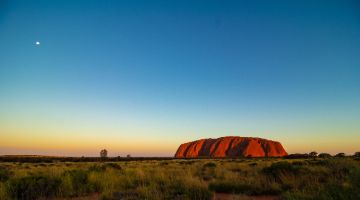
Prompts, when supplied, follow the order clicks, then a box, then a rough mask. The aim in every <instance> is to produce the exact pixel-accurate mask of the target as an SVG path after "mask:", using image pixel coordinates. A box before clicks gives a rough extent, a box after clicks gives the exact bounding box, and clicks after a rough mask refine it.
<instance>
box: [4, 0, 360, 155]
mask: <svg viewBox="0 0 360 200" xmlns="http://www.w3.org/2000/svg"><path fill="white" fill-rule="evenodd" d="M36 41H40V42H41V45H39V46H37V45H35V42H36ZM0 44H1V46H0V94H1V95H0V151H1V152H0V154H8V153H9V154H13V153H16V154H28V153H31V154H60V155H95V154H97V152H98V150H99V149H101V148H108V150H109V152H110V154H112V155H120V154H127V153H132V154H133V155H173V153H174V152H175V150H176V148H177V146H178V145H179V144H180V143H182V142H185V141H189V140H195V139H199V138H203V137H205V138H207V137H220V136H226V135H240V136H258V137H265V138H268V139H273V140H279V141H281V142H282V143H283V144H284V146H285V148H286V149H287V150H288V151H289V152H290V153H294V152H308V151H312V150H317V151H327V152H332V153H335V152H339V151H344V152H348V153H351V152H353V151H357V150H359V149H356V148H358V146H359V143H360V136H359V132H360V125H359V124H360V123H359V121H360V103H359V102H360V78H359V77H360V58H359V52H360V4H359V3H358V2H356V1H291V2H289V1H171V2H170V1H1V2H0ZM310 141H311V142H310ZM71 144H73V145H71Z"/></svg>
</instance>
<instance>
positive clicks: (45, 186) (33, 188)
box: [7, 175, 61, 200]
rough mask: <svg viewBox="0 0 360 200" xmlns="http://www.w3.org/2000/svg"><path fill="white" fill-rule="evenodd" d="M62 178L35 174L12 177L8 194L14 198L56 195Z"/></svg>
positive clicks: (33, 198) (32, 198) (31, 198)
mask: <svg viewBox="0 0 360 200" xmlns="http://www.w3.org/2000/svg"><path fill="white" fill-rule="evenodd" d="M60 183H61V180H60V179H58V178H53V177H48V176H43V175H33V176H26V177H22V178H16V179H11V180H10V181H9V182H8V185H7V187H8V188H7V190H8V194H9V195H10V196H11V197H12V198H13V199H20V200H21V199H24V200H35V199H38V198H40V197H44V198H50V197H54V196H55V195H56V194H57V192H58V189H59V186H60Z"/></svg>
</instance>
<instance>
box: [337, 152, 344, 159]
mask: <svg viewBox="0 0 360 200" xmlns="http://www.w3.org/2000/svg"><path fill="white" fill-rule="evenodd" d="M335 157H338V158H344V157H345V153H338V154H336V155H335Z"/></svg>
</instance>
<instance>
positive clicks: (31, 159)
mask: <svg viewBox="0 0 360 200" xmlns="http://www.w3.org/2000/svg"><path fill="white" fill-rule="evenodd" d="M171 159H174V158H173V157H107V158H101V157H52V156H0V162H22V163H53V162H100V161H107V162H118V161H141V160H171Z"/></svg>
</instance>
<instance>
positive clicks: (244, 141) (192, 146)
mask: <svg viewBox="0 0 360 200" xmlns="http://www.w3.org/2000/svg"><path fill="white" fill-rule="evenodd" d="M286 155H287V152H286V151H285V149H284V147H283V146H282V145H281V143H280V142H277V141H272V140H268V139H263V138H255V137H239V136H227V137H220V138H216V139H212V138H209V139H200V140H196V141H192V142H187V143H184V144H181V145H180V146H179V148H178V150H177V151H176V153H175V157H176V158H197V157H215V158H225V157H282V156H286Z"/></svg>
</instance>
